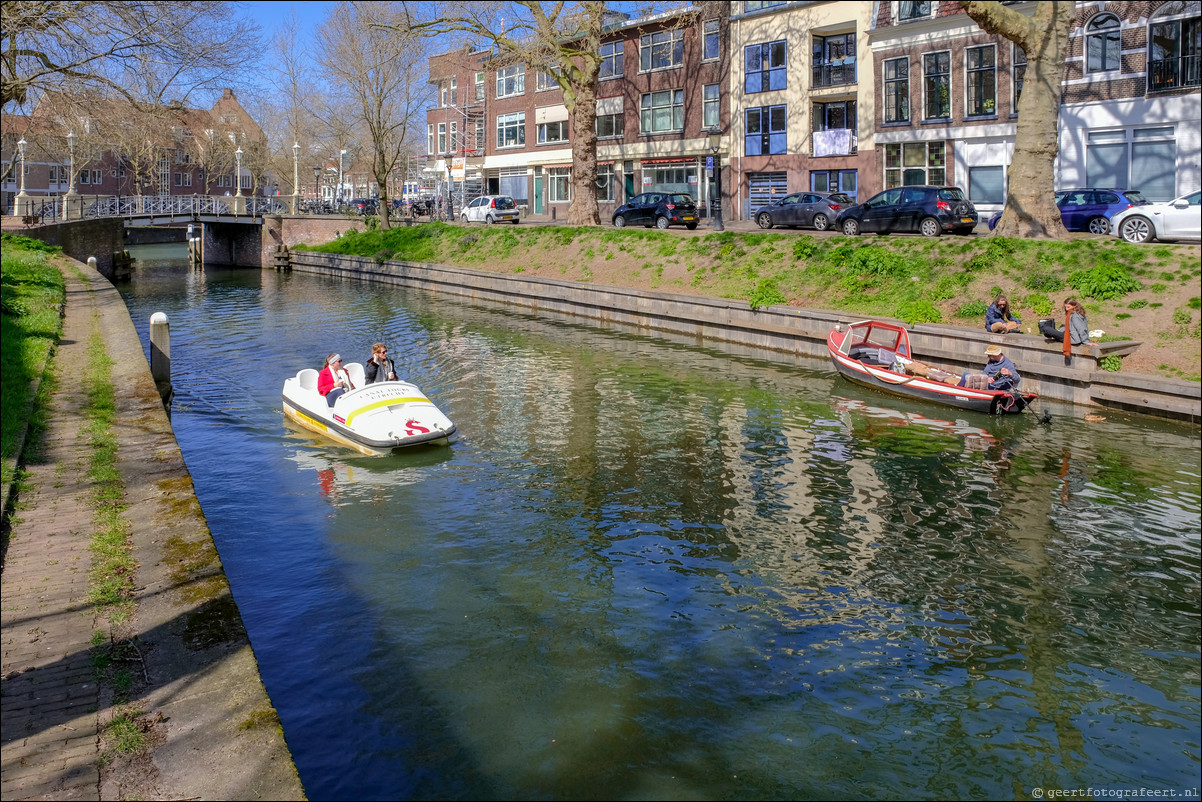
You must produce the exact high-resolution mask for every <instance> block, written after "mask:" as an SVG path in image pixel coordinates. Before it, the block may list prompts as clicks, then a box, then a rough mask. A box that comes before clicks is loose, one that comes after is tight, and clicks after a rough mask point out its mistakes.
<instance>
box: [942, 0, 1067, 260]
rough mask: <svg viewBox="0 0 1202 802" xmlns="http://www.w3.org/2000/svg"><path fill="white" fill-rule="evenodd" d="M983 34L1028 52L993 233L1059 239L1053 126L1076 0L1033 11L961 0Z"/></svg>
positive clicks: (1062, 233) (1056, 140) (1046, 2)
mask: <svg viewBox="0 0 1202 802" xmlns="http://www.w3.org/2000/svg"><path fill="white" fill-rule="evenodd" d="M960 5H961V6H963V7H964V10H965V11H966V12H967V13H968V16H970V17H971V18H972V19H973V20H974V21H975V22H976V23H977V25H979V26H980V27H981V29H982V30H984V31H985V32H986V33H992V34H1000V35H1001V36H1004V37H1005V38H1006V39H1009V40H1010V41H1012V42H1014V43H1015V44H1017V45H1018V46H1019V47H1021V48H1022V49H1023V51H1024V52H1025V53H1026V54H1027V72H1026V75H1025V77H1024V80H1023V93H1022V97H1021V98H1020V99H1019V103H1018V122H1017V124H1016V130H1015V135H1014V156H1013V158H1012V160H1011V162H1010V169H1009V171H1008V172H1007V181H1006V208H1005V211H1004V212H1003V214H1002V219H1001V220H1000V221H998V224H997V227H996V228H995V229H994V230H993V235H994V236H999V237H1027V238H1036V239H1049V238H1050V239H1058V238H1062V237H1064V236H1065V235H1066V233H1067V232H1066V231H1065V228H1064V223H1063V222H1061V220H1060V210H1059V209H1058V208H1057V207H1056V199H1055V193H1054V192H1053V188H1054V186H1055V166H1056V155H1057V154H1058V153H1059V152H1060V140H1059V138H1058V132H1057V127H1058V123H1059V120H1060V98H1061V95H1062V94H1063V91H1064V61H1065V56H1066V55H1067V51H1068V33H1069V29H1070V27H1071V26H1072V21H1073V16H1074V15H1075V14H1076V3H1072V2H1052V0H1042V1H1041V2H1040V3H1039V4H1038V5H1037V6H1036V7H1035V13H1034V15H1033V16H1030V17H1028V16H1026V15H1024V14H1020V13H1019V12H1017V11H1015V10H1014V9H1012V8H1008V7H1006V6H1003V5H1002V4H1001V3H991V2H983V1H982V0H961V2H960Z"/></svg>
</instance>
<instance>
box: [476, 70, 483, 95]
mask: <svg viewBox="0 0 1202 802" xmlns="http://www.w3.org/2000/svg"><path fill="white" fill-rule="evenodd" d="M483 100H484V73H482V72H478V73H476V102H477V103H480V102H482V101H483Z"/></svg>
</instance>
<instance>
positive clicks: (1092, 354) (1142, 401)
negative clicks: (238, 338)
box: [266, 250, 1202, 425]
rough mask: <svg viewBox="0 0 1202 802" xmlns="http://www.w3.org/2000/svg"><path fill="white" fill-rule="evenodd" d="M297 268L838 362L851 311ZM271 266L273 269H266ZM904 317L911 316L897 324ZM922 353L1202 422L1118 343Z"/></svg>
mask: <svg viewBox="0 0 1202 802" xmlns="http://www.w3.org/2000/svg"><path fill="white" fill-rule="evenodd" d="M289 265H290V268H291V269H293V270H296V271H298V272H306V273H314V274H318V275H323V276H332V277H342V278H357V279H364V280H368V281H379V282H383V283H387V284H394V285H397V286H403V287H411V288H414V289H420V290H426V291H429V292H436V293H443V294H448V295H455V296H459V297H461V298H464V299H465V300H467V302H469V303H471V302H474V301H482V302H487V303H500V304H507V305H511V306H519V307H525V308H527V309H530V310H531V311H533V312H536V313H537V314H540V315H548V316H561V317H563V318H576V319H587V320H590V321H592V322H594V323H595V324H597V325H600V326H609V325H617V326H621V327H625V328H630V329H634V330H642V331H657V332H666V333H669V334H674V335H679V336H683V337H688V338H694V339H696V340H697V341H699V342H702V341H706V340H710V341H721V342H727V343H732V344H735V345H738V346H742V347H745V348H748V349H751V350H752V351H772V352H777V353H784V354H793V355H795V356H798V357H809V358H814V359H818V360H820V361H821V362H823V363H825V364H827V365H829V354H828V352H827V346H826V339H827V334H828V333H829V332H830V330H831V327H832V326H834V325H835V324H836V323H839V322H843V323H848V322H852V321H853V320H856V319H857V318H855V317H854V316H849V315H848V314H847V313H841V312H834V311H830V310H822V309H803V308H799V307H787V306H769V307H762V308H759V309H752V308H751V307H750V306H749V305H748V303H747V302H746V301H742V300H732V299H727V298H711V297H708V296H694V295H680V294H676V293H670V292H652V291H644V290H633V289H627V288H624V287H613V286H605V285H598V284H589V283H582V282H573V281H564V280H559V279H551V278H537V277H535V278H532V277H517V276H510V275H503V274H499V273H492V272H488V271H480V270H472V269H469V268H463V267H452V266H448V265H440V264H432V263H424V262H406V261H400V260H387V261H384V262H377V261H376V260H375V259H372V258H369V257H363V256H346V255H339V254H329V253H318V252H314V251H304V250H294V251H291V252H290V254H289ZM266 269H270V268H266ZM897 322H901V321H897ZM908 328H909V329H910V344H911V346H912V347H913V349H914V354H915V356H916V357H917V358H920V359H923V360H929V361H932V362H934V363H935V364H938V365H942V366H945V367H946V366H951V367H952V368H954V369H955V370H958V371H959V370H978V369H979V368H980V365H981V359H983V357H982V356H980V355H981V354H984V352H985V346H986V345H987V344H989V343H998V344H1000V345H1002V347H1003V348H1005V349H1006V353H1007V354H1008V355H1009V356H1010V357H1011V359H1013V360H1014V361H1015V362H1016V363H1017V364H1018V366H1019V370H1020V371H1021V373H1022V375H1023V387H1024V389H1029V390H1033V391H1035V392H1037V393H1039V394H1040V396H1041V398H1044V399H1049V400H1055V401H1065V402H1068V403H1071V404H1075V405H1080V406H1083V407H1108V408H1115V409H1120V410H1125V411H1131V412H1138V413H1142V414H1147V415H1153V416H1157V417H1164V418H1169V419H1173V420H1179V421H1185V422H1188V423H1192V424H1195V425H1197V424H1198V423H1199V422H1200V421H1202V385H1199V384H1198V382H1188V381H1183V380H1179V379H1167V378H1161V377H1159V376H1145V375H1138V374H1132V373H1111V372H1108V371H1105V370H1103V369H1102V368H1101V362H1102V359H1103V358H1104V357H1105V356H1106V355H1107V354H1108V353H1121V352H1122V351H1123V350H1125V349H1129V348H1134V347H1139V345H1140V344H1138V343H1126V342H1115V343H1105V344H1092V345H1083V346H1074V347H1073V348H1072V353H1071V355H1070V356H1069V357H1068V358H1065V355H1064V354H1063V352H1062V351H1061V346H1060V344H1059V343H1051V344H1049V343H1048V342H1047V341H1046V340H1045V339H1044V338H1043V337H1039V336H1032V335H1025V334H1006V335H1003V334H990V333H987V332H983V331H977V330H975V329H970V328H967V327H964V326H948V325H934V324H919V325H916V326H909V327H908Z"/></svg>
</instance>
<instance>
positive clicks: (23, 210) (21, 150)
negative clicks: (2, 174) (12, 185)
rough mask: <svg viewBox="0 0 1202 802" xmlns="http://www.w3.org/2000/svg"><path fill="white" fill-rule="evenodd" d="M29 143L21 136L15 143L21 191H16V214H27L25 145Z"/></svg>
mask: <svg viewBox="0 0 1202 802" xmlns="http://www.w3.org/2000/svg"><path fill="white" fill-rule="evenodd" d="M28 144H29V143H28V142H26V141H25V137H21V141H20V142H18V143H17V155H18V156H20V157H21V191H20V192H18V193H17V214H19V215H22V216H24V215H27V214H29V209H28V205H29V196H28V195H26V194H25V146H26V145H28Z"/></svg>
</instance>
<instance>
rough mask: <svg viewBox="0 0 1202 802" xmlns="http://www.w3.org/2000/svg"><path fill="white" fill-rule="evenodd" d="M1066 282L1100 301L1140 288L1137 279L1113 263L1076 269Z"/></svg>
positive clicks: (1120, 296)
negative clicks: (1086, 268)
mask: <svg viewBox="0 0 1202 802" xmlns="http://www.w3.org/2000/svg"><path fill="white" fill-rule="evenodd" d="M1079 241H1080V240H1079ZM1068 284H1069V286H1070V287H1072V288H1073V289H1075V290H1077V291H1078V292H1080V293H1081V294H1082V295H1084V296H1086V297H1087V298H1096V299H1098V300H1100V301H1110V300H1114V299H1115V298H1122V297H1123V296H1124V295H1126V294H1127V293H1129V292H1135V291H1136V290H1138V289H1140V284H1139V282H1138V281H1136V280H1135V279H1134V278H1132V277H1131V276H1129V275H1127V272H1126V271H1125V270H1123V269H1122V268H1121V267H1119V266H1117V265H1114V264H1099V265H1098V266H1097V267H1092V268H1090V269H1089V270H1078V271H1077V272H1076V273H1073V274H1072V275H1070V276H1069V277H1068Z"/></svg>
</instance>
